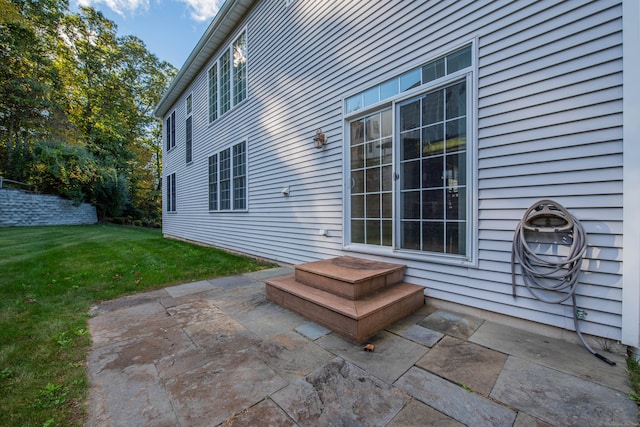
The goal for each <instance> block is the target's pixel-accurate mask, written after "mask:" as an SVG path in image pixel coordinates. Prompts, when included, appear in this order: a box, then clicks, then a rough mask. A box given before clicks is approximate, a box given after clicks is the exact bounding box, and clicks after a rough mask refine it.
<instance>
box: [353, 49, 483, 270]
mask: <svg viewBox="0 0 640 427" xmlns="http://www.w3.org/2000/svg"><path fill="white" fill-rule="evenodd" d="M472 64H473V58H472V48H471V45H468V46H465V47H464V48H462V49H458V50H456V51H453V52H452V53H450V54H447V55H444V56H442V57H439V58H437V59H435V60H433V61H430V62H428V63H426V64H423V65H422V66H421V67H418V68H415V69H412V70H410V71H408V72H406V73H403V74H401V75H399V76H398V77H396V78H394V79H390V80H388V81H386V82H384V83H381V84H380V85H378V86H374V87H373V88H369V89H366V90H364V91H362V92H360V93H358V94H356V95H354V96H351V97H349V98H347V99H346V100H345V113H346V114H347V123H348V125H347V130H348V134H349V136H348V146H349V149H348V151H347V152H348V163H347V165H348V169H349V173H350V178H351V179H350V180H349V181H348V182H350V185H348V186H347V189H346V190H347V192H348V194H349V198H348V199H347V200H349V206H348V208H347V215H348V216H347V218H346V219H347V229H348V230H349V233H347V241H346V244H347V245H348V246H353V247H357V246H359V245H366V246H364V248H366V247H367V246H377V247H387V248H389V250H392V251H399V252H405V253H415V254H424V255H446V256H448V257H453V258H457V259H462V260H470V259H471V253H470V252H471V238H470V230H471V228H472V227H471V223H470V221H471V213H470V212H471V209H470V206H471V198H470V195H471V191H470V189H471V186H472V182H471V179H470V176H471V175H472V174H471V173H469V169H468V168H469V165H471V164H472V163H473V162H472V158H471V156H472V153H473V150H471V149H470V147H469V145H470V142H471V141H469V138H468V135H471V134H472V131H471V129H472V128H471V126H472V120H471V113H472V100H471V99H472V98H471V96H470V94H471V93H472V84H473V72H474V71H473V67H472ZM405 94H406V95H405ZM359 110H362V111H365V110H366V112H365V113H360V114H358V111H359ZM363 250H366V249H363Z"/></svg>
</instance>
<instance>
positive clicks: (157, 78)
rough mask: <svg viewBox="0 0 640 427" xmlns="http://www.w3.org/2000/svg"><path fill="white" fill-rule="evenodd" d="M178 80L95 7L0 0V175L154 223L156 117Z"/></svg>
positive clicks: (59, 0) (51, 0) (57, 0)
mask: <svg viewBox="0 0 640 427" xmlns="http://www.w3.org/2000/svg"><path fill="white" fill-rule="evenodd" d="M176 71H177V70H176V69H175V68H174V67H173V66H172V65H171V64H169V63H168V62H166V61H161V60H159V59H158V58H157V57H156V56H155V55H154V54H152V53H150V52H149V51H148V50H147V48H146V46H145V45H144V43H143V42H142V41H141V40H140V39H138V38H136V37H132V36H125V37H118V35H117V27H116V25H115V24H114V23H113V22H112V21H110V20H108V19H107V18H105V17H104V15H102V14H101V13H100V12H98V11H96V10H94V9H92V8H81V10H80V12H79V13H70V12H69V10H68V2H67V0H0V174H2V175H4V176H5V177H7V178H10V179H17V180H20V181H27V182H31V183H33V184H35V185H37V186H38V188H40V189H41V190H44V191H48V192H52V193H54V194H60V195H62V196H65V197H70V198H72V199H74V200H82V199H83V200H87V201H90V202H92V203H94V204H95V205H96V207H97V209H98V214H99V215H100V216H116V215H120V213H121V212H122V211H123V210H124V211H126V212H127V213H128V214H132V215H135V216H137V217H144V216H146V217H151V218H154V217H157V215H158V212H159V208H160V191H159V179H160V153H161V151H162V150H161V147H160V140H161V137H160V123H159V121H158V120H156V119H155V118H154V117H153V108H154V107H155V105H156V104H157V102H158V101H159V99H160V97H161V96H162V94H163V93H164V91H165V90H166V87H167V86H168V84H169V82H170V80H171V79H172V78H173V77H174V76H175V74H176ZM69 171H74V173H73V174H71V175H69Z"/></svg>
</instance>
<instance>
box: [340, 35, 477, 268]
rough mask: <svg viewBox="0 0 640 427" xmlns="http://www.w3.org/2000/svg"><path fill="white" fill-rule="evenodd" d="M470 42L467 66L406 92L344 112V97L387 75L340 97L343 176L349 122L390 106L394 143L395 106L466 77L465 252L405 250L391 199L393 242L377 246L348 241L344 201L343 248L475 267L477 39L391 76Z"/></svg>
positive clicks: (345, 188)
mask: <svg viewBox="0 0 640 427" xmlns="http://www.w3.org/2000/svg"><path fill="white" fill-rule="evenodd" d="M469 45H470V46H471V64H470V66H468V67H466V68H464V69H462V70H458V71H456V72H454V73H451V74H448V75H445V76H443V77H440V78H438V79H435V80H433V81H430V82H427V83H425V84H421V85H420V86H418V87H415V88H412V89H409V90H407V91H405V92H400V93H398V94H397V95H395V96H393V97H390V98H387V99H384V100H382V101H379V102H377V103H375V104H372V105H367V106H366V107H364V108H362V109H359V110H356V111H353V112H349V113H347V109H346V100H347V99H348V98H350V97H353V96H354V95H357V94H359V93H364V92H366V91H367V90H368V89H369V88H371V87H375V86H379V85H381V84H382V83H384V82H386V81H388V80H390V78H389V77H388V76H386V78H384V79H380V81H379V82H378V83H377V84H375V85H372V86H369V87H364V88H363V87H360V88H358V89H357V90H354V91H353V92H351V93H347V94H345V96H343V98H342V100H341V101H342V109H343V114H342V118H343V176H344V177H350V174H351V165H350V122H351V121H353V120H356V119H358V118H364V117H366V116H367V115H370V114H372V113H375V112H377V111H381V110H383V109H385V108H389V107H390V108H392V111H393V119H392V120H393V129H394V131H393V133H394V144H397V143H398V142H397V135H398V126H399V124H398V123H397V117H396V109H397V108H398V105H399V104H400V103H402V102H404V101H407V100H410V99H411V98H414V97H416V96H419V95H420V94H424V93H427V92H430V91H432V90H437V89H439V88H444V87H446V86H448V85H450V84H452V83H454V82H455V81H461V80H463V79H465V80H466V81H467V85H468V90H467V105H468V108H469V111H468V115H467V144H468V145H467V151H468V154H467V186H468V194H467V227H468V229H469V230H468V231H467V252H466V254H465V255H463V256H461V255H455V254H447V253H442V254H440V253H434V252H418V251H412V250H406V249H402V248H399V247H398V244H397V239H398V235H397V228H396V227H397V225H396V222H397V221H399V219H398V216H399V212H397V210H396V209H397V201H395V200H394V207H393V208H394V211H393V221H394V244H393V246H391V247H385V246H376V245H366V244H361V243H352V242H351V232H352V230H351V206H350V203H348V202H345V203H344V209H343V230H344V233H343V242H342V249H343V250H344V251H347V252H354V253H363V254H372V255H380V256H386V257H391V258H398V259H405V260H415V261H423V262H424V261H427V262H434V263H439V264H448V265H462V266H466V267H471V268H478V210H477V206H478V172H477V171H478V148H477V130H478V65H477V61H478V51H477V49H478V43H477V37H476V38H474V39H472V40H468V41H466V42H464V43H460V44H456V45H451V46H449V48H448V49H445V50H440V51H438V52H436V53H435V54H434V55H433V56H432V57H431V58H429V59H428V60H427V61H425V60H421V61H419V62H416V61H413V62H412V63H411V64H409V65H408V66H406V67H402V68H398V69H397V71H398V72H397V73H394V76H392V77H391V78H394V77H399V76H402V75H404V74H406V73H408V72H409V71H411V70H413V69H415V68H416V67H421V66H422V65H423V64H426V63H429V62H431V61H434V60H437V59H439V58H441V57H444V56H446V55H448V54H450V53H453V52H456V51H457V50H460V49H462V48H464V47H466V46H469ZM393 168H394V172H398V170H399V159H397V156H396V155H394V159H393ZM350 182H351V180H350V179H347V178H345V179H343V195H344V196H343V198H344V200H347V199H349V200H350V194H351V190H350V185H349V184H350ZM395 191H396V190H395V189H394V198H396V197H399V195H398V194H395Z"/></svg>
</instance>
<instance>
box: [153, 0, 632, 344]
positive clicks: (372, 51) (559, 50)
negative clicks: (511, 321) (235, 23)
mask: <svg viewBox="0 0 640 427" xmlns="http://www.w3.org/2000/svg"><path fill="white" fill-rule="evenodd" d="M242 28H246V30H247V37H248V56H249V62H248V97H247V99H246V100H245V101H243V102H242V103H241V105H239V106H237V107H235V108H233V109H232V110H231V111H230V112H228V113H227V114H225V115H224V116H223V117H221V118H219V119H218V120H217V121H215V122H214V123H213V124H211V125H210V124H209V123H208V118H207V117H208V116H207V112H208V109H207V103H208V101H207V94H208V87H207V73H206V70H207V68H208V67H209V66H210V65H211V64H213V63H214V61H215V60H216V59H217V56H216V57H212V58H211V60H210V62H209V64H207V67H206V68H204V69H203V70H202V72H201V73H200V74H199V76H198V77H197V78H196V79H195V80H194V81H193V82H192V84H191V87H190V88H189V89H188V90H187V91H186V92H185V94H183V96H182V97H181V98H180V101H178V103H177V104H176V138H177V144H176V149H174V150H172V151H171V152H169V153H165V154H164V156H165V157H164V175H165V176H166V175H167V174H169V173H173V172H176V176H177V188H178V195H177V201H178V206H177V207H178V209H177V210H178V212H177V213H175V214H166V213H165V214H164V217H163V218H164V232H165V233H166V234H168V235H173V236H178V237H181V238H186V239H191V240H196V241H201V242H204V243H208V244H213V245H217V246H221V247H225V248H229V249H233V250H236V251H240V252H244V253H248V254H251V255H255V256H262V257H266V258H270V259H275V260H278V261H283V262H288V263H294V264H295V263H301V262H306V261H312V260H316V259H325V258H329V257H333V256H339V255H344V254H345V251H343V249H342V248H343V246H342V238H343V204H344V201H343V181H344V179H343V140H342V138H343V127H344V122H343V116H342V101H343V99H344V97H346V96H350V95H352V94H354V93H356V92H358V91H361V90H363V89H366V88H367V87H369V86H371V85H374V84H379V83H381V82H382V81H384V80H386V79H388V78H391V77H394V76H396V75H398V74H399V73H401V72H404V71H406V70H408V69H410V68H412V67H415V66H418V65H420V64H422V63H424V62H426V61H428V60H430V59H433V58H434V57H435V56H438V55H441V54H444V53H446V52H448V51H450V49H452V48H455V47H456V46H459V45H460V44H462V43H467V42H469V41H470V40H474V39H475V40H476V41H477V51H478V68H477V85H476V87H475V90H476V92H477V94H478V97H477V100H476V101H475V102H476V103H477V104H476V105H477V117H475V119H476V121H477V129H476V131H477V135H476V136H477V141H476V142H475V144H476V146H475V149H476V153H477V166H478V169H477V171H476V179H477V182H476V188H475V190H476V195H477V206H476V207H477V209H476V211H475V212H474V215H475V216H476V218H477V225H478V229H477V232H476V235H477V238H478V240H477V242H475V243H476V244H477V267H476V266H473V267H470V266H456V265H451V264H447V263H436V262H426V261H419V260H415V259H402V257H401V255H400V254H399V255H398V256H399V257H400V258H397V257H394V258H389V257H386V258H385V257H383V256H381V255H374V254H369V255H366V254H360V253H358V254H354V255H357V256H366V257H369V258H371V259H380V260H385V261H390V262H398V261H400V262H403V263H405V264H406V265H407V266H408V269H407V274H406V280H407V281H409V282H412V283H416V284H419V285H422V286H424V287H425V294H426V295H427V296H428V297H433V298H439V299H442V300H446V301H451V302H455V303H460V304H465V305H468V306H472V307H476V308H481V309H485V310H490V311H495V312H498V313H503V314H507V315H512V316H516V317H520V318H524V319H529V320H532V321H536V322H541V323H545V324H549V325H553V326H558V327H562V328H569V329H572V328H573V320H572V314H571V309H570V307H569V306H568V305H566V304H565V305H560V304H555V305H554V304H546V303H542V302H540V301H537V300H536V299H535V298H533V297H532V296H531V295H530V294H529V293H528V291H526V289H524V287H523V286H522V283H521V279H520V278H519V277H518V287H517V295H518V297H517V298H516V299H514V298H513V297H512V295H511V292H512V291H511V265H510V261H511V242H512V240H513V230H514V229H515V227H516V225H517V223H518V221H519V220H520V218H521V217H522V215H523V213H524V212H525V211H526V209H527V208H528V207H529V206H530V205H531V204H532V203H534V202H536V201H537V200H540V199H544V198H551V199H554V200H556V201H558V202H559V203H561V204H563V205H564V206H565V207H567V208H568V209H569V210H570V211H571V212H572V213H573V214H574V215H575V216H576V217H577V218H578V219H579V220H580V221H581V222H582V224H583V225H584V227H585V229H586V231H587V233H588V241H589V249H588V251H587V256H586V259H585V261H584V265H583V270H584V274H583V275H582V276H581V284H580V285H579V287H578V304H579V306H580V307H582V308H584V309H585V310H586V311H587V313H588V316H587V321H585V322H582V326H581V327H582V329H583V331H585V332H587V333H591V334H595V335H600V336H604V337H608V338H612V339H618V338H619V337H620V324H621V319H620V310H621V288H622V280H621V265H620V263H621V259H622V257H621V250H622V235H621V233H622V207H621V206H622V127H621V125H622V85H621V82H622V46H621V40H622V37H621V7H620V5H619V2H618V1H614V0H611V1H609V0H603V1H597V2H588V3H586V2H584V1H577V0H571V1H559V0H558V1H554V0H546V1H542V2H541V1H534V0H521V1H517V2H512V1H502V0H499V1H498V0H495V1H482V2H478V1H474V0H457V1H437V2H433V1H412V2H378V1H373V0H370V1H355V0H354V1H343V2H311V1H295V2H293V3H292V4H291V5H290V6H289V7H286V6H285V2H282V1H280V0H265V1H259V2H257V4H256V5H255V6H254V8H253V9H252V10H251V11H250V12H249V14H248V16H247V17H246V19H245V21H244V23H242V25H241V26H240V27H239V28H238V31H240V30H241V29H242ZM234 38H235V35H232V37H230V38H229V40H233V39H234ZM190 92H192V93H193V105H194V107H193V108H194V113H193V114H194V118H193V120H194V122H193V123H194V125H193V126H194V131H193V158H194V161H193V164H191V165H186V164H185V160H184V159H185V153H184V121H185V117H184V113H185V112H184V98H185V97H186V96H187V94H188V93H190ZM170 111H173V110H170ZM316 129H322V131H323V132H325V134H326V135H327V138H328V145H327V146H326V147H325V148H323V149H321V150H317V149H315V148H313V141H312V138H313V136H314V135H315V131H316ZM240 140H246V141H247V143H248V145H247V147H248V192H249V193H248V194H249V196H248V211H247V212H209V211H208V196H207V179H208V178H207V171H208V165H207V159H208V156H210V155H211V154H214V153H215V152H218V151H219V150H220V149H222V148H225V147H227V146H229V145H230V144H233V143H235V142H238V141H240ZM284 187H289V189H290V194H289V196H287V197H285V196H283V194H282V193H281V191H282V189H283V188H284ZM164 190H165V189H164V188H163V191H164ZM320 229H326V230H328V236H321V235H320V234H319V230H320Z"/></svg>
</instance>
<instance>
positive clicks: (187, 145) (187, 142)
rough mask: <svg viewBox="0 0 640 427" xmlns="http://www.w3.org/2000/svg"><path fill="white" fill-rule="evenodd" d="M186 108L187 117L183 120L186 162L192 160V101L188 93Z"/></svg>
mask: <svg viewBox="0 0 640 427" xmlns="http://www.w3.org/2000/svg"><path fill="white" fill-rule="evenodd" d="M186 104H187V105H186V109H187V119H186V121H185V136H186V140H185V151H186V161H187V163H191V161H193V118H192V115H191V113H192V111H193V102H192V96H191V94H189V96H187V100H186Z"/></svg>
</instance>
